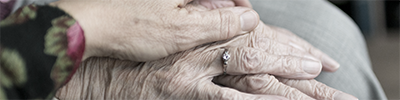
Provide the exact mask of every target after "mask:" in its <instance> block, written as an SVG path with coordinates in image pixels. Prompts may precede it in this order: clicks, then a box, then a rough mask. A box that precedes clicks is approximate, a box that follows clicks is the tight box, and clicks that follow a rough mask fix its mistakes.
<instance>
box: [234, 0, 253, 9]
mask: <svg viewBox="0 0 400 100" xmlns="http://www.w3.org/2000/svg"><path fill="white" fill-rule="evenodd" d="M233 1H234V2H235V5H236V6H242V7H249V8H252V6H251V3H250V1H249V0H233Z"/></svg>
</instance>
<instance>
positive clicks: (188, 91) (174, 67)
mask: <svg viewBox="0 0 400 100" xmlns="http://www.w3.org/2000/svg"><path fill="white" fill-rule="evenodd" d="M216 44H217V43H214V45H205V46H203V47H197V48H196V49H191V50H187V51H184V52H180V53H177V54H174V55H170V56H168V57H166V58H163V59H160V60H157V61H150V62H143V63H138V62H129V61H118V60H115V59H101V58H92V59H88V60H87V61H86V62H84V63H83V64H82V65H81V67H80V68H79V69H78V71H77V72H76V73H75V75H74V76H73V78H72V80H71V81H70V82H69V83H68V84H66V85H65V86H64V87H62V88H61V89H60V90H59V91H58V93H57V94H56V97H58V98H60V99H83V98H86V99H88V98H90V99H148V100H156V99H185V100H188V99H190V100H191V99H239V100H243V99H272V100H277V99H284V98H282V97H280V96H276V95H259V94H257V95H254V94H247V93H243V92H239V91H237V90H234V89H231V88H226V87H220V86H218V85H215V84H214V83H212V81H211V80H212V79H213V77H215V76H217V75H220V74H222V73H223V67H222V62H221V56H222V53H223V52H224V49H220V48H221V46H222V45H216ZM228 52H230V53H229V54H231V60H229V65H228V70H227V74H232V75H244V74H249V73H254V74H261V73H280V74H279V75H282V76H289V77H293V76H297V75H298V76H307V75H308V73H306V72H304V71H303V67H302V65H301V61H302V59H301V58H296V57H294V58H292V59H282V58H288V57H289V56H285V57H282V56H279V55H270V54H268V53H266V52H265V51H263V50H260V49H254V48H249V47H231V48H229V49H228ZM242 58H247V59H242ZM282 62H287V64H286V65H284V66H279V65H280V64H279V63H282ZM274 63H278V64H274ZM235 64H244V65H247V66H242V65H235ZM321 67H322V66H320V68H321ZM320 68H319V69H320ZM233 69H235V70H233ZM285 70H286V71H285ZM282 71H285V72H282ZM303 74H305V75H303ZM296 95H303V96H304V97H305V96H306V95H305V94H296Z"/></svg>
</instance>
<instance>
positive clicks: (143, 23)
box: [51, 0, 259, 61]
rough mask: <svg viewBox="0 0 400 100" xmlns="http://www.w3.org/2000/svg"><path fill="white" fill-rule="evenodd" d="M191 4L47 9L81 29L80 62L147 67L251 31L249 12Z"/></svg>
mask: <svg viewBox="0 0 400 100" xmlns="http://www.w3.org/2000/svg"><path fill="white" fill-rule="evenodd" d="M190 1H191V0H117V1H115V0H60V1H58V2H54V3H51V5H53V6H57V7H59V8H61V9H63V10H65V11H66V12H67V13H69V14H70V15H71V16H72V17H74V18H75V19H76V20H77V21H78V22H79V24H80V25H81V26H82V29H83V30H84V35H85V41H86V47H85V53H84V59H86V58H88V57H91V56H107V57H113V58H119V59H128V60H133V61H149V60H155V59H159V58H162V57H165V56H167V55H169V54H173V53H176V52H178V51H183V50H186V49H189V48H192V47H195V46H197V45H200V44H204V43H208V42H213V41H218V40H225V39H229V38H231V37H233V36H236V35H238V34H243V33H246V32H249V31H251V30H253V29H254V28H255V27H256V26H257V24H258V22H259V18H258V14H257V13H256V12H255V11H253V10H252V9H249V8H244V7H231V8H221V9H214V10H207V11H195V10H192V9H186V4H187V3H189V2H190Z"/></svg>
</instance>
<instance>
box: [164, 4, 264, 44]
mask: <svg viewBox="0 0 400 100" xmlns="http://www.w3.org/2000/svg"><path fill="white" fill-rule="evenodd" d="M189 10H190V11H189ZM173 15H176V17H173V18H171V19H168V21H170V22H172V25H171V26H173V28H176V29H177V32H174V33H173V34H176V36H174V38H176V39H174V43H175V45H176V46H177V49H178V51H182V50H186V49H188V48H191V47H194V46H197V45H200V44H204V43H208V42H213V41H219V40H225V39H229V38H232V37H234V36H236V35H239V34H244V33H246V32H249V31H251V30H253V29H254V28H255V27H256V26H257V24H258V22H259V17H258V14H257V13H256V12H255V11H254V10H252V9H249V8H242V7H232V8H221V9H215V10H208V11H193V8H191V9H185V8H182V9H179V10H178V11H177V14H173Z"/></svg>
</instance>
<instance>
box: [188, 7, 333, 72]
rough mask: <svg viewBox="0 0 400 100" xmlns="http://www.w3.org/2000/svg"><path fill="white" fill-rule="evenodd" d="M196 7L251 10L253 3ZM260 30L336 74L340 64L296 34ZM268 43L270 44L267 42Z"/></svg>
mask: <svg viewBox="0 0 400 100" xmlns="http://www.w3.org/2000/svg"><path fill="white" fill-rule="evenodd" d="M193 4H195V5H200V6H204V7H205V8H207V9H218V8H224V7H234V6H242V7H248V8H251V7H252V6H251V3H250V2H249V0H195V1H194V3H193ZM259 26H261V27H260V28H257V29H255V30H256V31H255V32H260V33H263V34H265V35H268V36H264V37H262V38H268V39H271V40H273V41H276V42H279V43H280V44H284V45H289V46H291V47H294V48H296V49H293V50H300V51H302V52H303V53H305V54H307V55H310V56H312V57H309V58H315V60H319V61H321V63H322V65H323V70H325V71H329V72H334V71H336V70H337V69H338V68H339V66H340V65H339V63H337V62H336V61H335V60H333V59H332V58H330V57H329V56H328V55H326V54H325V53H323V52H321V51H320V50H318V49H316V48H315V47H313V46H312V45H311V44H309V43H308V42H307V41H305V40H303V39H301V38H299V37H298V36H296V35H295V34H293V33H292V32H290V31H287V30H285V29H282V28H277V27H272V26H264V24H261V23H260V24H259ZM266 43H268V42H266Z"/></svg>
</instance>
